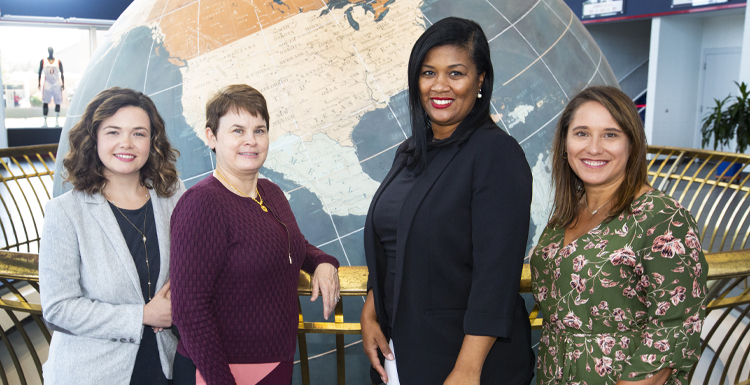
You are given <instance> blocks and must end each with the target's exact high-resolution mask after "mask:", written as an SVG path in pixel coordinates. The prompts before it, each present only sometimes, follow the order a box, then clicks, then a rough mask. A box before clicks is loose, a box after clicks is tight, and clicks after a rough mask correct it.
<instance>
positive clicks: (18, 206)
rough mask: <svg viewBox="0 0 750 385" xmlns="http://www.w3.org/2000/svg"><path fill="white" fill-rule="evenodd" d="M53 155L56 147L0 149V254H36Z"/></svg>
mask: <svg viewBox="0 0 750 385" xmlns="http://www.w3.org/2000/svg"><path fill="white" fill-rule="evenodd" d="M56 153H57V145H56V144H47V145H41V146H30V147H15V148H4V149H0V163H2V168H0V182H2V183H1V184H0V204H2V208H1V209H0V229H1V230H2V232H3V238H2V240H0V250H12V251H25V252H37V251H38V250H39V237H40V235H41V230H42V222H43V221H44V205H45V204H46V203H47V201H48V200H50V199H51V196H52V174H53V172H54V171H53V170H54V164H55V154H56Z"/></svg>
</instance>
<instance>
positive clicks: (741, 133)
mask: <svg viewBox="0 0 750 385" xmlns="http://www.w3.org/2000/svg"><path fill="white" fill-rule="evenodd" d="M734 84H737V87H739V89H740V94H739V96H735V97H734V99H733V100H732V101H731V102H730V99H732V95H729V96H727V97H726V98H724V100H718V99H714V102H716V106H714V107H711V108H710V110H709V114H708V115H706V117H705V118H703V127H702V128H701V134H702V135H703V140H701V147H703V148H705V147H706V145H707V144H709V143H710V142H711V140H712V139H713V141H714V150H716V149H717V148H719V146H721V150H722V151H724V147H726V146H729V142H730V141H731V140H732V139H736V140H737V147H736V149H735V150H736V151H737V153H740V154H742V153H744V152H745V150H746V149H747V147H748V145H750V91H748V89H747V84H745V82H742V84H739V83H737V82H734ZM727 102H730V104H728V105H726V104H727ZM725 105H726V106H725ZM729 164H730V162H722V164H720V165H719V167H718V168H717V170H716V175H722V174H724V170H725V169H726V168H727V167H728V166H729ZM742 166H743V165H742V164H741V163H735V164H734V165H733V166H732V168H730V169H729V170H728V171H727V172H726V173H725V174H724V175H725V176H726V177H732V176H734V175H736V174H737V173H738V172H739V171H740V170H741V169H742Z"/></svg>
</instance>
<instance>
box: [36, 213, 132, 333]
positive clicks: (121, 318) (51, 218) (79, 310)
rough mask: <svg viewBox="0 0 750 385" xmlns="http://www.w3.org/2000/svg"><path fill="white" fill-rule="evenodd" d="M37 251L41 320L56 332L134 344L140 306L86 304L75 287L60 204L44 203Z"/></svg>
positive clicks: (75, 263) (77, 258) (76, 262)
mask: <svg viewBox="0 0 750 385" xmlns="http://www.w3.org/2000/svg"><path fill="white" fill-rule="evenodd" d="M45 208H46V216H45V221H44V227H43V229H42V237H41V245H40V247H39V289H40V290H39V292H40V297H41V302H42V309H43V315H44V320H45V321H46V322H47V325H48V326H49V328H50V329H52V330H53V331H56V332H61V333H67V334H72V335H76V336H83V337H88V338H95V339H99V340H117V341H121V340H125V341H131V342H136V343H140V341H141V335H142V331H143V305H139V304H112V303H106V302H102V301H97V300H92V299H90V298H87V297H86V296H85V294H86V293H85V292H84V289H83V288H82V287H81V283H80V280H81V251H80V249H79V247H78V237H79V236H84V237H85V234H77V232H76V229H77V228H76V226H75V225H74V224H73V222H72V221H71V220H70V217H69V215H68V214H67V213H66V211H65V210H66V207H65V205H64V203H63V202H61V201H60V200H58V199H53V200H51V201H49V203H47V206H46V207H45Z"/></svg>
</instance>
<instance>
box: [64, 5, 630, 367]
mask: <svg viewBox="0 0 750 385" xmlns="http://www.w3.org/2000/svg"><path fill="white" fill-rule="evenodd" d="M448 16H458V17H463V18H468V19H472V20H475V21H476V22H478V23H479V24H480V25H481V26H482V28H483V29H484V32H485V34H486V35H487V38H488V40H489V42H490V48H491V55H492V62H493V65H494V71H495V87H494V90H493V93H492V95H493V98H492V109H491V113H492V118H493V119H494V120H495V121H496V122H497V124H498V126H499V127H500V128H501V129H503V130H506V131H507V132H508V133H509V134H510V135H511V136H513V137H514V138H515V139H516V140H517V141H518V142H519V143H520V144H521V146H522V148H523V150H524V152H525V154H526V159H527V161H528V163H529V166H530V167H531V169H532V173H533V175H534V198H533V204H532V216H531V222H532V223H531V226H530V229H529V239H528V241H527V245H528V247H529V248H530V247H531V246H532V245H533V244H534V242H535V241H536V239H537V238H538V237H539V235H540V234H541V232H542V230H543V229H544V226H545V224H546V222H547V219H548V214H549V210H550V199H551V195H550V192H551V189H552V188H551V187H552V186H551V184H550V169H549V156H550V146H551V139H552V137H551V136H552V133H553V132H554V129H555V124H556V123H557V119H558V118H559V115H560V113H561V112H562V109H563V107H564V106H565V104H566V102H567V101H568V100H569V97H570V96H571V95H573V94H575V93H576V91H578V90H581V89H583V88H584V87H585V86H587V85H593V84H607V85H617V80H616V78H615V77H614V75H613V73H612V70H611V69H610V67H609V64H608V63H607V61H606V59H604V57H603V55H602V53H601V51H600V50H599V48H598V47H597V45H596V43H595V42H594V40H593V39H592V38H591V36H590V35H589V34H588V32H587V31H586V30H585V28H584V27H583V25H582V24H581V22H580V21H579V20H578V19H577V18H576V16H575V15H574V14H573V13H572V11H571V10H570V9H569V8H568V7H567V5H565V3H564V2H563V1H562V0H534V1H515V0H481V1H480V0H472V1H460V2H459V1H447V0H424V1H417V0H370V1H364V0H325V1H324V0H294V1H291V0H263V1H253V0H201V1H193V0H135V1H134V2H133V3H132V4H131V5H130V6H129V7H128V8H127V10H126V11H125V12H124V13H123V14H122V16H121V17H120V18H119V19H118V20H117V22H116V23H115V24H114V25H113V26H112V28H111V29H110V31H109V32H108V35H107V38H106V40H105V41H103V42H102V43H100V45H99V47H98V49H97V51H96V53H95V54H94V57H93V58H92V60H91V62H90V64H89V66H88V68H87V70H86V72H85V74H84V77H83V79H82V81H81V83H80V84H79V86H78V89H77V90H75V97H74V99H73V101H72V103H71V106H70V109H69V112H68V117H67V120H66V124H65V127H64V130H63V135H62V138H63V139H62V140H61V142H60V146H59V150H58V154H65V153H66V152H67V151H68V142H67V139H66V138H67V132H68V131H69V130H70V128H71V127H72V126H73V125H74V124H75V123H76V122H77V121H78V120H79V119H80V116H81V114H82V113H83V110H84V108H85V106H86V104H87V103H88V101H90V100H91V99H92V98H93V96H94V95H96V94H97V93H98V92H100V91H102V90H104V89H106V88H109V87H113V86H119V87H127V88H132V89H135V90H138V91H141V92H143V93H145V94H146V95H148V96H149V97H151V98H152V99H153V100H154V102H155V103H156V105H157V107H158V109H159V112H160V114H161V115H162V117H163V118H164V120H165V123H166V128H167V133H168V135H169V139H170V141H171V142H172V144H173V145H174V146H175V147H176V148H177V149H178V150H179V151H180V153H181V155H180V157H179V159H178V162H177V165H178V171H179V172H180V177H181V179H182V180H183V181H184V182H185V184H186V186H187V187H190V186H192V185H194V184H195V183H197V182H199V181H200V180H202V179H203V178H205V177H206V176H208V175H209V174H210V173H211V172H212V171H213V167H214V164H215V156H214V154H213V153H212V152H211V151H210V150H209V149H208V147H207V146H206V144H205V140H206V139H205V134H204V132H205V131H204V125H205V117H204V108H205V104H206V101H207V100H208V98H210V97H211V95H212V94H213V93H215V92H216V91H217V90H218V89H220V88H221V87H223V86H226V85H229V84H236V83H246V84H249V85H251V86H252V87H254V88H256V89H258V90H259V91H261V92H262V93H263V95H264V96H265V97H266V99H267V101H268V106H269V112H270V122H269V128H270V130H269V134H270V141H271V144H270V150H269V155H268V159H267V161H266V162H265V166H264V168H263V169H262V170H261V177H262V178H267V179H269V180H271V181H272V182H274V183H276V184H278V185H279V186H280V187H281V188H282V190H283V191H284V192H285V194H286V196H287V198H288V199H289V203H290V205H291V207H292V209H293V211H294V213H295V216H296V218H297V221H298V222H299V227H300V229H301V230H302V232H303V234H305V237H306V238H307V240H308V241H309V242H310V243H311V244H313V245H315V246H318V247H319V248H321V249H322V250H323V251H325V252H327V253H329V254H331V255H333V256H335V257H337V258H338V259H339V261H340V262H341V264H342V265H343V266H346V265H352V266H357V265H360V266H361V265H365V259H364V251H363V246H362V243H363V231H362V230H363V226H364V222H365V216H366V214H367V209H368V207H369V204H370V200H371V198H372V196H373V194H374V193H375V191H376V190H377V188H378V186H379V185H380V182H381V181H382V180H383V178H384V177H385V175H386V173H387V171H388V170H389V168H390V166H391V163H392V162H393V159H394V155H395V152H396V149H397V147H398V146H399V145H400V144H401V143H402V142H403V141H404V140H405V139H406V138H407V137H409V136H410V135H411V133H410V132H411V126H410V121H409V112H408V91H407V63H408V59H409V53H410V51H411V48H412V45H413V44H414V42H415V41H416V40H417V38H418V37H419V36H420V35H421V34H422V33H423V32H424V31H425V29H426V28H428V27H429V26H430V25H431V24H432V23H434V22H436V21H437V20H440V19H442V18H445V17H448ZM61 159H62V157H59V156H58V160H61ZM55 172H56V173H60V172H61V162H58V163H57V164H56V168H55ZM70 188H71V186H70V185H66V184H63V183H62V178H56V179H55V195H59V194H60V193H61V192H63V191H66V190H68V189H70ZM359 306H360V308H361V301H360V305H359ZM350 309H351V310H350V311H351V313H352V316H350V317H349V318H351V317H354V315H353V314H356V312H357V311H359V310H358V309H356V308H352V307H351V306H350ZM350 311H347V314H349V313H350ZM356 317H357V319H358V316H356ZM313 349H314V348H313ZM311 354H313V352H311Z"/></svg>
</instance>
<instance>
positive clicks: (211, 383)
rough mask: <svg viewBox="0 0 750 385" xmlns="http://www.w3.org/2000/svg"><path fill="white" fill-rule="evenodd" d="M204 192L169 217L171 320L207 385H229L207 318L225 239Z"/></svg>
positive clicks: (224, 359)
mask: <svg viewBox="0 0 750 385" xmlns="http://www.w3.org/2000/svg"><path fill="white" fill-rule="evenodd" d="M219 206H220V205H219V204H218V203H217V202H216V201H215V200H214V198H212V197H211V196H210V195H209V194H208V193H207V192H203V191H198V192H193V191H190V190H189V191H187V192H186V193H185V194H184V195H183V196H182V198H181V199H180V201H179V202H178V203H177V206H176V207H175V209H174V212H173V213H172V220H171V236H172V240H171V248H170V250H171V260H170V272H171V279H172V318H173V322H174V324H175V325H177V327H178V328H179V331H180V338H181V343H182V344H183V346H184V348H185V350H186V351H187V353H188V356H189V358H190V359H191V360H193V363H194V364H195V366H196V367H197V369H198V370H199V371H200V373H201V375H202V376H203V378H204V379H205V380H206V384H208V385H234V383H235V380H234V376H233V375H232V372H231V371H230V370H229V364H228V361H227V357H226V354H225V352H224V347H223V342H222V341H221V338H220V336H219V331H218V329H217V326H216V323H215V321H214V318H213V314H212V312H211V302H212V301H213V297H214V287H215V284H216V282H217V280H218V277H219V275H220V274H221V271H222V270H223V268H224V266H225V265H226V254H227V252H226V251H227V243H228V235H227V232H226V228H225V227H224V224H223V223H222V219H221V218H222V217H221V215H222V214H221V213H222V210H221V207H219Z"/></svg>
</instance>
